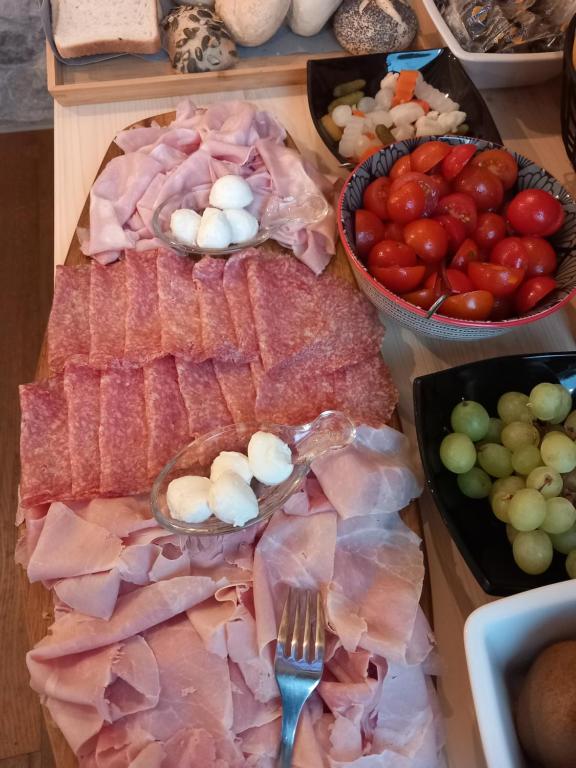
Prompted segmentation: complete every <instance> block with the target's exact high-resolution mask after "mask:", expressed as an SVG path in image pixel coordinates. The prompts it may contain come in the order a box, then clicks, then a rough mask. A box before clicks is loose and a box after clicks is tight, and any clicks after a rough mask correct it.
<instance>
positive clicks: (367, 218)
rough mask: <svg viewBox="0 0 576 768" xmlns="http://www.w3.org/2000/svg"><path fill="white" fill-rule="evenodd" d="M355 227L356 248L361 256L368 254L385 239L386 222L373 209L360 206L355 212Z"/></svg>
mask: <svg viewBox="0 0 576 768" xmlns="http://www.w3.org/2000/svg"><path fill="white" fill-rule="evenodd" d="M354 228H355V231H356V250H357V251H358V255H359V256H360V257H361V258H363V257H365V256H368V254H369V253H370V249H371V248H372V246H373V245H376V243H379V242H380V241H381V240H384V224H382V222H381V221H380V219H379V218H378V216H376V214H375V213H372V211H366V210H364V209H363V208H358V210H357V211H355V213H354Z"/></svg>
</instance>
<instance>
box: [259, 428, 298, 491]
mask: <svg viewBox="0 0 576 768" xmlns="http://www.w3.org/2000/svg"><path fill="white" fill-rule="evenodd" d="M248 461H249V462H250V469H251V470H252V473H253V475H254V477H255V478H256V480H259V481H260V482H261V483H264V485H278V483H281V482H283V481H284V480H286V478H287V477H290V475H291V474H292V451H291V450H290V448H289V446H288V445H286V443H285V442H284V441H283V440H281V439H280V438H279V437H277V436H276V435H272V434H270V432H255V433H254V434H253V435H252V437H251V438H250V442H249V443H248Z"/></svg>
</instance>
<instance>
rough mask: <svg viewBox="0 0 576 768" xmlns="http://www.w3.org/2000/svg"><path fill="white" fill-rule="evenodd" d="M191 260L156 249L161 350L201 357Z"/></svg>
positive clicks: (199, 327)
mask: <svg viewBox="0 0 576 768" xmlns="http://www.w3.org/2000/svg"><path fill="white" fill-rule="evenodd" d="M193 268H194V262H193V261H191V260H190V259H187V258H185V257H183V256H179V255H177V254H175V253H171V252H170V251H159V252H158V261H157V273H158V299H159V307H160V325H161V337H162V352H163V353H164V354H171V355H183V356H184V357H186V358H188V359H190V360H194V361H201V360H203V359H204V354H203V348H202V326H201V322H200V307H199V303H198V294H197V291H196V287H195V285H194V281H193V278H192V273H193Z"/></svg>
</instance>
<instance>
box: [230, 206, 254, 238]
mask: <svg viewBox="0 0 576 768" xmlns="http://www.w3.org/2000/svg"><path fill="white" fill-rule="evenodd" d="M222 213H223V214H224V216H226V220H227V221H228V224H229V225H230V229H231V231H232V241H231V242H233V243H246V242H247V241H248V240H252V238H254V237H256V235H257V234H258V230H259V228H260V225H259V224H258V219H257V218H256V217H255V216H252V214H251V213H248V211H245V210H244V209H243V208H227V209H226V210H225V211H222Z"/></svg>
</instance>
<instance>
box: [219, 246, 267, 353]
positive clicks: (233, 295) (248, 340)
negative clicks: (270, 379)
mask: <svg viewBox="0 0 576 768" xmlns="http://www.w3.org/2000/svg"><path fill="white" fill-rule="evenodd" d="M253 257H258V251H256V250H255V249H253V248H252V249H249V250H246V251H243V252H241V253H237V254H234V255H233V256H231V257H230V258H229V259H228V260H227V262H226V266H225V267H224V278H223V285H224V293H225V294H226V300H227V302H228V307H229V309H230V315H231V317H232V323H233V325H234V329H235V331H236V338H237V340H238V347H239V349H240V352H241V354H242V355H243V356H244V357H245V358H246V359H247V360H256V359H257V358H258V355H259V351H258V337H257V336H256V328H255V327H254V316H253V314H252V305H251V303H250V290H249V288H248V275H247V274H246V260H247V259H249V258H253Z"/></svg>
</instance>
